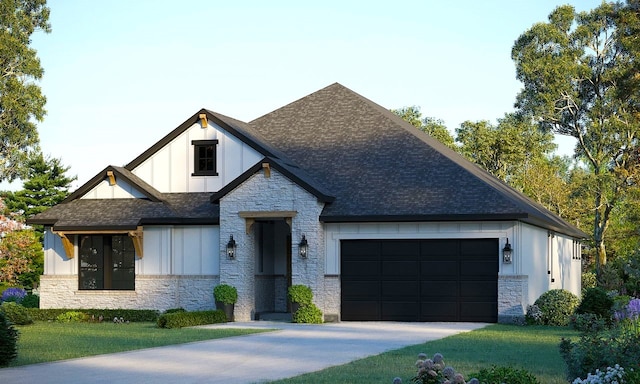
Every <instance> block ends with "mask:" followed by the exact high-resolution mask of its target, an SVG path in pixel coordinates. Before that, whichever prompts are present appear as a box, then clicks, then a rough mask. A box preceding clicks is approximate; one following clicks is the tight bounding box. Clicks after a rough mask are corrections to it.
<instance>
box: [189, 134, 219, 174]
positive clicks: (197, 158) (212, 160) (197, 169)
mask: <svg viewBox="0 0 640 384" xmlns="http://www.w3.org/2000/svg"><path fill="white" fill-rule="evenodd" d="M191 144H192V145H193V173H192V174H191V176H218V164H217V155H218V140H192V141H191ZM209 147H210V148H211V149H212V150H211V152H212V153H211V154H210V156H207V154H206V153H204V154H203V153H202V150H204V151H206V150H207V148H209ZM203 162H204V167H203ZM209 164H210V165H211V166H210V167H209V166H208V165H209ZM203 168H204V169H203ZM209 168H211V169H209Z"/></svg>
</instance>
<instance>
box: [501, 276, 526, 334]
mask: <svg viewBox="0 0 640 384" xmlns="http://www.w3.org/2000/svg"><path fill="white" fill-rule="evenodd" d="M527 282H528V276H523V275H506V276H498V322H499V323H517V322H521V321H522V320H523V319H524V315H525V313H526V310H527V308H526V306H527V303H526V302H525V300H526V297H527V294H528V293H527Z"/></svg>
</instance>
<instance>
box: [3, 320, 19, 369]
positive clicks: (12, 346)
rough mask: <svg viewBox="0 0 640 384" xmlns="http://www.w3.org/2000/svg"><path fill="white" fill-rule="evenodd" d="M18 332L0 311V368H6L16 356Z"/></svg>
mask: <svg viewBox="0 0 640 384" xmlns="http://www.w3.org/2000/svg"><path fill="white" fill-rule="evenodd" d="M17 345H18V331H17V330H16V329H15V328H14V327H13V324H11V322H10V321H9V319H7V317H6V316H5V315H4V313H2V311H0V367H6V366H7V365H9V363H10V362H11V360H13V359H15V358H16V356H18V346H17Z"/></svg>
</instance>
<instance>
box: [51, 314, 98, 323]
mask: <svg viewBox="0 0 640 384" xmlns="http://www.w3.org/2000/svg"><path fill="white" fill-rule="evenodd" d="M89 319H90V317H89V315H87V314H86V313H84V312H79V311H67V312H64V313H61V314H59V315H58V316H56V321H57V322H59V323H83V322H87V321H89Z"/></svg>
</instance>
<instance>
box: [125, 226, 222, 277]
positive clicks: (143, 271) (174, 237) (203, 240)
mask: <svg viewBox="0 0 640 384" xmlns="http://www.w3.org/2000/svg"><path fill="white" fill-rule="evenodd" d="M219 249H220V227H219V226H217V225H209V226H176V227H174V226H161V227H145V230H144V257H143V258H142V259H141V260H139V261H138V262H137V266H136V273H137V274H139V275H190V276H195V275H206V276H211V275H219V274H220V251H219Z"/></svg>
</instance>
